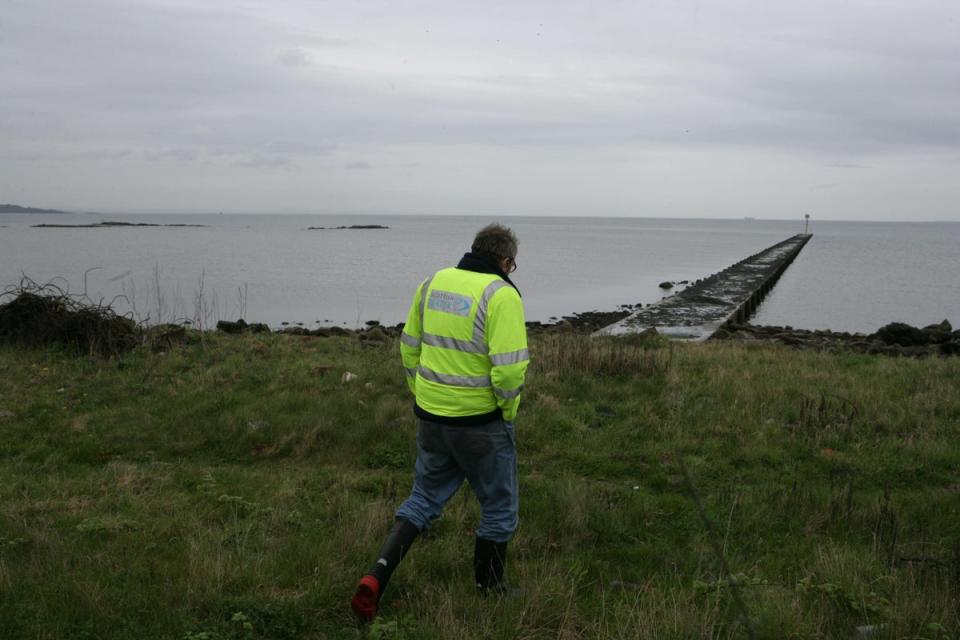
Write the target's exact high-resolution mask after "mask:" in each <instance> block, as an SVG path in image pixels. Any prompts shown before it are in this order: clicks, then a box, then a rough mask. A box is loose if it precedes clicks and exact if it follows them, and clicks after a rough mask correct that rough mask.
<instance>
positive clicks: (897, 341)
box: [871, 322, 930, 347]
mask: <svg viewBox="0 0 960 640" xmlns="http://www.w3.org/2000/svg"><path fill="white" fill-rule="evenodd" d="M871 337H872V338H876V339H877V340H879V341H880V342H882V343H884V344H887V345H899V346H901V347H913V346H918V345H925V344H929V343H930V337H929V336H928V335H927V333H926V332H924V331H923V330H922V329H917V328H916V327H911V326H910V325H908V324H904V323H903V322H891V323H890V324H888V325H886V326H884V327H881V328H880V329H879V330H878V331H877V332H876V333H875V334H873V335H872V336H871Z"/></svg>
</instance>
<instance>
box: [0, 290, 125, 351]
mask: <svg viewBox="0 0 960 640" xmlns="http://www.w3.org/2000/svg"><path fill="white" fill-rule="evenodd" d="M141 336H142V332H141V329H140V327H139V326H138V325H137V323H136V322H134V321H133V320H132V319H131V318H129V317H126V316H122V315H118V314H117V313H116V312H115V311H114V310H113V309H112V308H111V306H110V305H109V304H104V303H103V302H100V303H96V302H93V301H91V300H89V299H88V298H86V297H85V296H82V295H71V294H70V293H69V292H67V291H64V290H63V289H61V288H60V287H58V286H56V285H55V284H50V283H48V284H43V285H40V284H37V283H35V282H33V281H32V280H29V279H26V278H25V279H23V280H22V281H21V282H20V284H19V285H16V286H12V287H8V288H7V289H6V290H4V291H3V292H2V293H0V344H15V345H22V346H28V347H43V346H49V345H61V346H63V347H64V348H66V349H69V350H72V351H76V352H77V353H81V354H93V355H99V356H104V357H109V356H115V355H119V354H122V353H125V352H127V351H129V350H130V349H132V348H133V347H135V346H136V345H138V344H140V342H141Z"/></svg>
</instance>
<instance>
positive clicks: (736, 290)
mask: <svg viewBox="0 0 960 640" xmlns="http://www.w3.org/2000/svg"><path fill="white" fill-rule="evenodd" d="M811 237H812V236H811V235H810V234H809V233H800V234H797V235H795V236H793V237H791V238H787V239H786V240H784V241H783V242H778V243H777V244H775V245H773V246H772V247H768V248H766V249H764V250H763V251H761V252H759V253H756V254H754V255H752V256H749V257H748V258H745V259H743V260H741V261H740V262H738V263H736V264H734V265H731V266H729V267H727V268H726V269H724V270H723V271H720V272H718V273H715V274H713V275H711V276H708V277H707V278H704V279H703V280H699V281H697V282H696V283H694V284H693V285H692V286H690V287H688V288H686V289H684V290H683V291H681V292H679V293H676V294H674V295H672V296H670V297H668V298H664V299H663V300H661V301H660V302H657V303H655V304H652V305H650V306H648V307H646V308H644V309H641V310H639V311H637V312H636V313H633V314H631V315H629V316H627V317H626V318H624V319H623V320H620V321H619V322H616V323H614V324H612V325H610V326H609V327H604V328H603V329H600V330H599V331H597V332H596V333H595V334H594V335H626V334H631V333H641V332H643V331H646V330H648V329H651V328H654V329H656V330H657V331H658V332H660V333H661V334H663V335H665V336H666V337H668V338H671V339H674V340H688V341H702V340H706V339H708V338H710V336H712V335H713V334H714V333H716V331H717V330H718V329H719V328H720V327H722V326H723V325H724V324H726V323H727V322H730V321H734V322H745V321H746V320H747V318H749V317H750V316H751V315H753V313H754V312H755V311H756V309H757V307H758V306H759V305H760V302H761V301H762V300H763V298H764V297H766V295H767V294H768V293H769V292H770V291H771V290H772V289H773V286H774V285H775V284H776V282H777V280H778V279H779V278H780V276H781V275H783V272H784V271H786V270H787V267H789V266H790V264H791V263H792V262H793V261H794V259H795V258H796V257H797V255H798V254H799V253H800V251H801V249H803V247H804V246H805V245H806V244H807V242H808V241H809V240H810V238H811Z"/></svg>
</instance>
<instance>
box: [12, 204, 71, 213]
mask: <svg viewBox="0 0 960 640" xmlns="http://www.w3.org/2000/svg"><path fill="white" fill-rule="evenodd" d="M0 213H66V211H60V210H58V209H37V208H35V207H21V206H19V205H16V204H0Z"/></svg>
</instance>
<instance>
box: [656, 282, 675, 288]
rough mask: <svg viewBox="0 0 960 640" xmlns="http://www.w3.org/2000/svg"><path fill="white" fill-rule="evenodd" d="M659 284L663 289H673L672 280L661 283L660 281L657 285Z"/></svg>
mask: <svg viewBox="0 0 960 640" xmlns="http://www.w3.org/2000/svg"><path fill="white" fill-rule="evenodd" d="M657 286H659V287H660V288H661V289H673V283H672V282H661V283H660V284H659V285H657Z"/></svg>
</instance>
